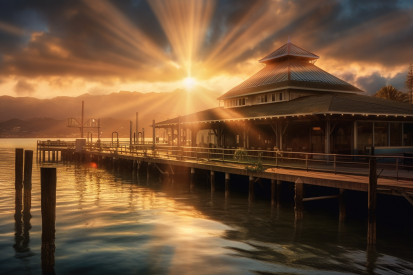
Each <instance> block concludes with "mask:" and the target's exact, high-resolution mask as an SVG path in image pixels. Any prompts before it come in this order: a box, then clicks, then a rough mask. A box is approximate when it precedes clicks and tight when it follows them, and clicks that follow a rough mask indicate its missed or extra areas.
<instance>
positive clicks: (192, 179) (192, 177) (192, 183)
mask: <svg viewBox="0 0 413 275" xmlns="http://www.w3.org/2000/svg"><path fill="white" fill-rule="evenodd" d="M194 184H195V168H191V185H190V189H191V190H192V189H194Z"/></svg>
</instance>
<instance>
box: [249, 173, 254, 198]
mask: <svg viewBox="0 0 413 275" xmlns="http://www.w3.org/2000/svg"><path fill="white" fill-rule="evenodd" d="M254 197H255V194H254V177H251V176H250V177H249V183H248V201H249V202H252V201H253V200H254Z"/></svg>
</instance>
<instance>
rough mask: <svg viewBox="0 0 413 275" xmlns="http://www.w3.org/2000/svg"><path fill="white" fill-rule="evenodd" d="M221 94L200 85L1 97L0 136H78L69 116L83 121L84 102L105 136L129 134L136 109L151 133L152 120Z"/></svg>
mask: <svg viewBox="0 0 413 275" xmlns="http://www.w3.org/2000/svg"><path fill="white" fill-rule="evenodd" d="M218 96H220V94H219V93H217V92H214V91H210V90H207V89H205V88H203V87H201V86H196V87H194V88H193V89H192V90H191V91H190V92H188V91H186V90H184V89H176V90H174V91H173V92H169V93H168V92H164V93H153V92H152V93H140V92H129V91H120V92H117V93H111V94H108V95H90V94H83V95H81V96H77V97H68V96H58V97H55V98H51V99H38V98H33V97H11V96H0V137H21V136H24V137H46V136H47V137H52V136H53V137H55V136H56V137H58V136H59V137H62V136H63V137H64V136H71V135H75V136H76V135H77V133H79V130H78V129H76V128H67V127H66V126H67V119H68V118H77V119H78V121H80V120H79V119H80V117H81V108H82V101H84V106H85V107H84V109H85V111H84V116H85V118H94V119H98V118H100V119H101V126H102V130H101V131H102V132H103V136H107V137H109V136H110V133H112V132H113V131H118V132H119V134H120V136H125V135H127V136H129V121H130V120H132V121H133V125H134V126H135V117H136V116H135V114H136V112H138V113H139V128H145V129H147V130H146V131H147V132H148V135H146V136H149V134H150V133H151V131H149V125H151V124H152V120H155V121H156V122H158V121H162V120H166V119H168V118H172V117H176V116H178V115H186V114H190V113H194V112H198V111H201V110H205V109H209V108H213V107H217V106H218V101H217V100H216V98H217V97H218ZM85 121H86V120H85ZM139 130H141V129H139ZM133 131H135V129H133Z"/></svg>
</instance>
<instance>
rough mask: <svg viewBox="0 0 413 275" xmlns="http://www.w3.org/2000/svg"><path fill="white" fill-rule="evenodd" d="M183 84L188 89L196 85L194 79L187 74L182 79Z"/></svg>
mask: <svg viewBox="0 0 413 275" xmlns="http://www.w3.org/2000/svg"><path fill="white" fill-rule="evenodd" d="M184 84H185V87H186V88H187V89H188V90H191V89H192V88H193V87H195V85H196V79H195V78H193V77H190V76H188V77H187V78H185V79H184Z"/></svg>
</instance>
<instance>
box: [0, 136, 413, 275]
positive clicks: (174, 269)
mask: <svg viewBox="0 0 413 275" xmlns="http://www.w3.org/2000/svg"><path fill="white" fill-rule="evenodd" d="M34 144H35V142H34ZM11 149H12V147H11ZM11 149H10V150H5V149H4V148H3V149H1V148H0V153H1V154H2V156H3V157H2V158H0V169H1V171H4V172H3V173H1V174H0V184H1V192H0V270H2V271H5V274H19V273H23V272H25V271H27V273H32V274H40V273H41V269H40V246H41V217H40V183H39V176H40V175H39V169H40V165H39V164H35V165H34V172H33V181H32V182H33V189H32V196H33V197H32V211H31V214H32V218H29V219H24V217H23V220H21V219H16V220H15V219H14V181H13V177H14V170H13V165H12V164H11V163H12V162H13V161H10V160H13V153H12V150H11ZM27 149H30V148H27ZM7 160H9V161H7ZM42 165H54V166H56V167H57V175H58V182H57V212H56V213H57V215H56V253H55V262H56V264H55V270H56V273H57V274H88V273H90V272H91V271H93V272H92V273H99V274H136V273H139V274H264V273H265V272H266V273H265V274H279V273H290V274H308V273H313V274H331V271H334V272H336V274H347V273H355V274H360V273H363V272H364V273H366V272H367V273H372V272H377V270H385V268H390V269H394V270H398V271H400V272H405V273H408V272H407V271H412V270H413V264H411V262H409V261H405V260H402V259H399V258H397V257H393V256H388V255H386V254H384V253H381V254H378V253H376V254H374V255H373V254H371V253H369V254H367V253H366V251H365V249H364V244H365V231H364V228H363V227H361V228H355V227H354V225H347V226H346V234H339V233H340V231H339V228H338V223H337V221H336V220H335V218H331V219H330V218H328V217H327V218H326V217H322V219H320V218H317V216H315V217H312V218H307V219H304V220H303V221H302V222H300V223H294V213H293V211H292V206H291V205H287V206H286V207H284V208H276V207H271V206H270V203H269V202H268V201H260V200H256V201H255V202H254V203H253V204H248V199H247V197H246V195H243V194H241V195H240V194H236V192H232V193H231V197H230V198H228V199H225V196H224V194H223V192H220V191H217V192H216V193H215V194H214V195H213V196H211V193H210V191H209V188H208V187H209V185H208V184H206V185H205V188H202V186H203V183H201V182H198V183H196V185H195V188H194V189H193V190H192V191H191V190H189V184H188V183H187V182H182V181H180V180H179V178H178V179H175V182H174V183H173V184H172V183H171V181H170V180H163V181H162V182H159V181H158V178H156V179H153V180H150V181H147V180H146V177H144V178H137V177H134V176H133V175H132V174H131V173H129V172H113V171H108V170H106V169H103V168H102V167H94V165H90V164H89V165H88V164H86V165H79V164H65V163H55V164H42ZM144 176H146V175H144ZM154 178H155V177H154ZM217 186H219V183H217ZM307 216H308V215H307ZM404 249H406V255H404V256H405V258H408V256H407V255H408V251H409V250H408V249H409V248H407V247H405V248H404ZM372 255H373V256H372ZM0 273H1V272H0ZM2 274H3V273H2ZM383 274H385V273H383Z"/></svg>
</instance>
